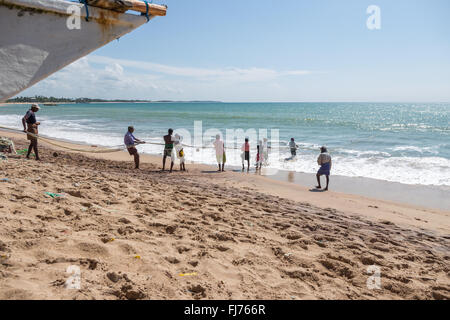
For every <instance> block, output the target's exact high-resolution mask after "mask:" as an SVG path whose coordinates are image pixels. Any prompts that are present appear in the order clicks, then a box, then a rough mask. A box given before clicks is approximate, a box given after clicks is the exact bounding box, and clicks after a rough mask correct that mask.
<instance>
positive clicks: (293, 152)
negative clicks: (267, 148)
mask: <svg viewBox="0 0 450 320" xmlns="http://www.w3.org/2000/svg"><path fill="white" fill-rule="evenodd" d="M289 148H290V149H291V156H292V157H295V156H296V155H297V149H298V145H297V144H296V143H295V141H294V138H291V141H290V142H289Z"/></svg>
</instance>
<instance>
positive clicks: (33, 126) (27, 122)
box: [22, 103, 41, 160]
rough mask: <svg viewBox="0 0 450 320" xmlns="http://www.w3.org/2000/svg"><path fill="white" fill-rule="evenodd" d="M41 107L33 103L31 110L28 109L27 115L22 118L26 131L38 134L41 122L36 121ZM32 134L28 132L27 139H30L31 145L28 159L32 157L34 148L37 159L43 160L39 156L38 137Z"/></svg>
mask: <svg viewBox="0 0 450 320" xmlns="http://www.w3.org/2000/svg"><path fill="white" fill-rule="evenodd" d="M39 109H40V107H39V105H38V104H36V103H33V104H32V105H31V108H30V110H28V111H27V113H26V114H25V116H24V117H23V118H22V125H23V131H24V132H28V133H31V134H33V135H37V134H38V126H39V125H40V124H41V123H40V122H37V121H36V115H35V113H36V112H38V111H39ZM31 134H27V139H28V140H30V146H29V147H28V153H27V159H29V158H30V154H31V150H34V155H35V157H36V160H41V159H40V158H39V152H38V139H37V137H35V136H32V135H31Z"/></svg>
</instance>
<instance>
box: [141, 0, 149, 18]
mask: <svg viewBox="0 0 450 320" xmlns="http://www.w3.org/2000/svg"><path fill="white" fill-rule="evenodd" d="M144 3H145V13H142V14H141V15H144V16H145V17H146V18H147V22H149V21H150V18H149V16H148V2H147V1H145V0H144Z"/></svg>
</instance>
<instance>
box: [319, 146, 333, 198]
mask: <svg viewBox="0 0 450 320" xmlns="http://www.w3.org/2000/svg"><path fill="white" fill-rule="evenodd" d="M317 164H318V165H319V166H320V169H319V171H317V174H316V177H317V182H318V184H319V185H318V186H317V187H316V188H317V189H322V186H321V185H320V176H322V175H325V176H326V177H327V186H326V187H325V189H323V190H324V191H328V184H329V183H330V170H331V157H330V155H329V154H328V151H327V148H325V147H321V148H320V155H319V158H317Z"/></svg>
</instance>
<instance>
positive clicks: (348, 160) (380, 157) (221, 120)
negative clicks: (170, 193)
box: [0, 102, 450, 186]
mask: <svg viewBox="0 0 450 320" xmlns="http://www.w3.org/2000/svg"><path fill="white" fill-rule="evenodd" d="M28 108H29V105H28V106H27V105H22V106H21V105H14V106H12V105H11V106H4V107H1V108H0V125H2V126H8V127H14V128H18V129H21V128H22V125H21V118H22V117H23V115H24V114H25V112H26V110H27V109H28ZM37 119H38V121H40V122H41V126H40V133H41V134H44V135H47V136H51V137H56V138H62V139H66V140H70V141H74V142H81V143H87V144H95V145H101V146H117V145H119V144H123V136H124V134H125V133H126V131H127V127H128V126H129V125H133V126H134V127H135V136H136V137H138V138H139V139H143V140H146V141H148V142H152V143H155V144H145V145H140V146H138V149H139V151H140V152H143V153H148V154H155V155H161V154H162V151H163V146H161V145H159V144H160V143H163V139H162V137H163V135H165V134H167V129H168V128H173V129H176V130H178V131H180V132H182V133H183V132H184V134H182V135H183V143H185V144H187V145H191V146H193V145H194V144H195V146H196V147H194V148H192V147H185V148H184V150H185V154H186V159H187V161H194V162H199V163H206V164H215V161H216V160H215V152H214V149H213V148H212V140H213V139H214V134H210V135H205V133H213V132H214V131H211V129H217V130H218V131H219V132H221V133H222V135H223V136H224V138H227V137H226V130H227V129H228V130H231V131H233V130H237V129H242V132H243V133H244V136H245V135H248V136H250V138H251V141H250V144H251V164H252V165H253V164H254V162H255V160H256V142H257V140H259V139H262V138H263V135H264V132H265V130H266V131H267V138H268V140H269V145H272V146H276V145H277V143H278V144H279V152H272V153H271V154H270V155H269V162H268V163H267V166H268V167H270V168H274V169H282V170H289V171H297V172H305V173H314V172H316V171H317V169H318V165H317V156H318V154H319V147H320V146H322V145H324V146H326V147H327V148H328V150H329V153H330V154H331V156H332V159H333V168H332V174H333V175H343V176H350V177H368V178H374V179H381V180H387V181H395V182H401V183H406V184H421V185H438V186H450V121H449V120H450V103H213V102H211V103H210V102H192V103H187V102H181V103H176V102H173V103H101V104H100V103H99V104H60V105H58V106H42V105H41V110H40V111H39V112H38V113H37ZM195 123H196V124H197V130H198V125H199V124H201V129H200V130H201V131H202V134H203V135H205V136H204V137H203V139H202V141H200V143H198V141H197V143H195V142H196V141H194V131H195V128H194V124H195ZM180 129H184V130H180ZM253 132H255V133H256V137H254V136H253V135H252V133H253ZM197 133H198V132H197ZM259 133H262V135H261V136H258V134H259ZM189 136H190V137H189ZM244 136H242V137H240V139H239V141H234V142H233V143H230V141H227V164H228V165H241V151H240V147H241V145H242V143H243V142H244V141H243V139H244ZM290 138H295V142H296V143H297V144H298V146H299V149H298V150H297V157H296V158H294V159H293V160H286V159H287V158H288V157H289V156H290V150H289V148H288V146H287V145H288V143H289V140H290ZM275 140H276V141H275ZM199 144H200V145H202V146H204V147H205V148H204V149H202V148H198V147H199Z"/></svg>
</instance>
